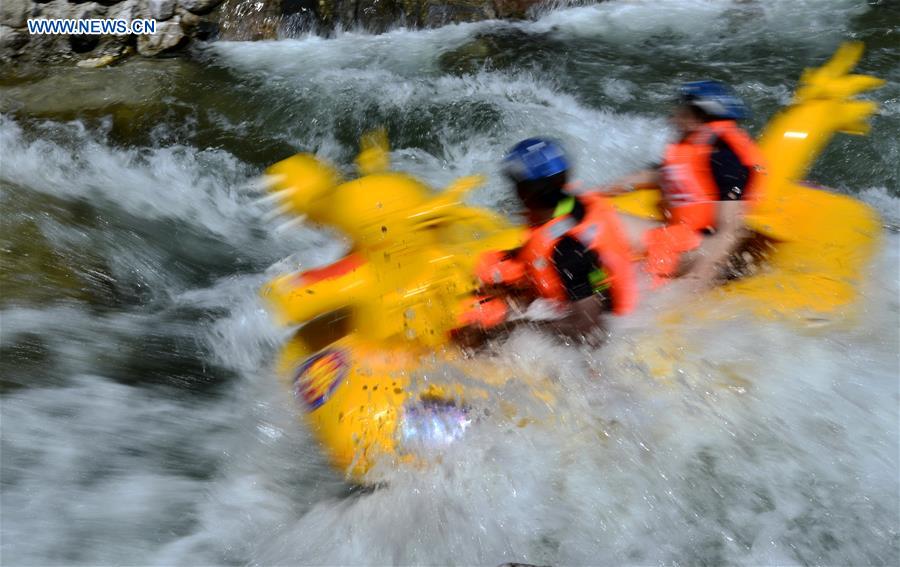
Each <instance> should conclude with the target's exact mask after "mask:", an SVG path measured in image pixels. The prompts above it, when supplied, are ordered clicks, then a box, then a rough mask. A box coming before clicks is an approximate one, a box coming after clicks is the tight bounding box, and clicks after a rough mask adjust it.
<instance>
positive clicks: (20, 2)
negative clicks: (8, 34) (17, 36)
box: [0, 0, 31, 28]
mask: <svg viewBox="0 0 900 567" xmlns="http://www.w3.org/2000/svg"><path fill="white" fill-rule="evenodd" d="M30 11H31V3H30V2H29V1H28V0H3V2H0V24H3V25H5V26H9V27H11V28H21V27H23V26H24V25H25V20H26V19H28V14H29V12H30Z"/></svg>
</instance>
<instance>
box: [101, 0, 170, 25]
mask: <svg viewBox="0 0 900 567" xmlns="http://www.w3.org/2000/svg"><path fill="white" fill-rule="evenodd" d="M172 5H173V6H174V5H175V2H174V0H172ZM141 8H142V6H141V5H140V3H139V2H138V0H125V1H124V2H119V3H118V4H116V5H115V6H113V7H112V8H110V9H109V10H108V11H107V14H108V16H109V17H110V18H119V19H122V20H127V21H129V22H130V21H131V20H133V19H135V18H140V17H143V16H144V15H147V11H146V10H142V9H141ZM149 17H151V18H156V19H157V20H160V19H162V18H158V17H156V16H153V15H150V16H149Z"/></svg>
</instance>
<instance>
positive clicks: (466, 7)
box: [422, 0, 497, 27]
mask: <svg viewBox="0 0 900 567" xmlns="http://www.w3.org/2000/svg"><path fill="white" fill-rule="evenodd" d="M496 15H497V14H496V12H494V5H493V3H492V2H484V1H482V0H445V1H439V0H426V1H425V3H424V5H423V11H422V24H423V25H424V26H426V27H438V26H443V25H447V24H454V23H459V22H477V21H480V20H490V19H492V18H495V17H496Z"/></svg>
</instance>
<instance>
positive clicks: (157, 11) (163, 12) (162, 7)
mask: <svg viewBox="0 0 900 567" xmlns="http://www.w3.org/2000/svg"><path fill="white" fill-rule="evenodd" d="M176 4H177V2H176V0H147V7H146V8H145V11H146V13H147V15H149V16H150V17H151V18H153V19H155V20H158V21H160V22H164V21H166V20H170V19H172V16H174V15H175V5H176Z"/></svg>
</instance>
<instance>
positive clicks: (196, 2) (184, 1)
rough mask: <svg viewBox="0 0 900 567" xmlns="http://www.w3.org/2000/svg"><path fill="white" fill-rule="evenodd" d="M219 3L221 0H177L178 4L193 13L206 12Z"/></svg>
mask: <svg viewBox="0 0 900 567" xmlns="http://www.w3.org/2000/svg"><path fill="white" fill-rule="evenodd" d="M221 3H222V0H178V5H179V6H181V7H182V8H184V9H185V10H187V11H188V12H193V13H194V14H208V13H210V12H212V11H213V9H214V8H215V7H217V6H218V5H219V4H221Z"/></svg>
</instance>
